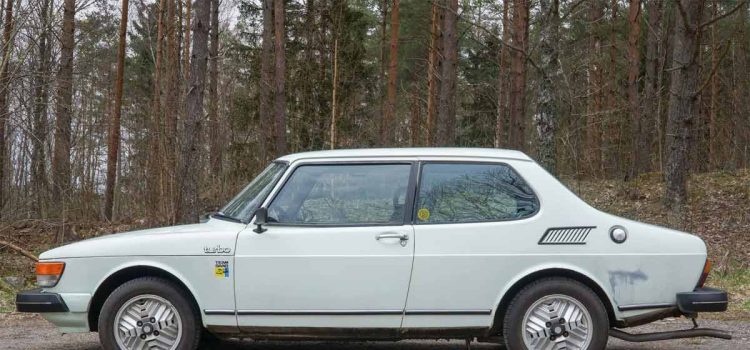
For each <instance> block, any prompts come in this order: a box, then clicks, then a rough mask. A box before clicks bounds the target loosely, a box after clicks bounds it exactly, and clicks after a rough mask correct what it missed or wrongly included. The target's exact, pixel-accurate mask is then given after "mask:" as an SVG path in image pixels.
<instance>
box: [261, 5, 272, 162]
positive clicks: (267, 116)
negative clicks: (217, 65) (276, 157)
mask: <svg viewBox="0 0 750 350" xmlns="http://www.w3.org/2000/svg"><path fill="white" fill-rule="evenodd" d="M273 1H274V0H263V34H262V36H263V38H262V39H261V53H260V86H259V87H258V95H259V96H258V100H259V101H258V102H259V108H258V117H259V118H258V119H259V120H260V125H261V126H263V127H264V129H266V130H268V129H270V130H273V129H274V128H273V123H274V118H272V116H273V110H272V108H271V105H272V103H271V96H273V82H272V80H273V66H272V62H271V61H272V60H273ZM258 142H259V143H260V152H261V162H265V161H267V160H268V158H269V157H270V154H271V152H270V149H271V146H272V145H271V142H270V139H269V137H268V135H267V133H265V132H260V133H259V134H258Z"/></svg>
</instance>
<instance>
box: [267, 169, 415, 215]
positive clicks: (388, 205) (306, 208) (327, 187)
mask: <svg viewBox="0 0 750 350" xmlns="http://www.w3.org/2000/svg"><path fill="white" fill-rule="evenodd" d="M410 173H411V164H326V165H302V166H299V167H298V168H297V169H295V170H294V173H293V174H292V175H291V177H290V178H289V180H288V181H286V183H285V184H284V187H283V188H282V189H281V190H280V191H279V194H278V195H277V196H276V197H275V198H274V199H273V202H272V203H271V204H270V205H269V207H268V218H269V219H268V220H269V222H278V223H282V224H291V225H386V224H394V225H396V224H397V225H401V224H403V222H404V215H405V212H404V210H405V209H404V208H405V202H406V189H407V187H408V185H409V176H410Z"/></svg>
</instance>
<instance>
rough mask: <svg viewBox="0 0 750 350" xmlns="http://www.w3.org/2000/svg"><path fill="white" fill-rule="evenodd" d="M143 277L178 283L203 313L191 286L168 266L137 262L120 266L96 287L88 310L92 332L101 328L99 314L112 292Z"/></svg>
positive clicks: (197, 310) (198, 310) (196, 307)
mask: <svg viewBox="0 0 750 350" xmlns="http://www.w3.org/2000/svg"><path fill="white" fill-rule="evenodd" d="M141 277H159V278H163V279H165V280H167V281H170V282H172V283H174V284H176V285H177V286H178V287H179V288H181V289H183V290H184V291H185V292H186V293H187V294H188V295H189V296H190V300H191V302H192V304H193V307H194V308H195V310H196V312H197V315H199V316H200V315H201V313H200V308H199V307H198V300H197V299H196V297H195V293H193V290H192V288H190V287H189V286H188V285H187V284H186V283H185V282H183V280H182V279H181V278H179V277H177V275H176V274H175V273H173V272H171V271H168V270H167V269H166V268H163V267H159V266H153V265H149V264H135V265H130V266H124V267H120V268H117V269H115V270H114V272H112V273H110V274H109V275H108V276H107V277H106V278H105V279H104V280H103V281H102V282H101V283H99V285H98V286H97V287H96V291H95V292H94V295H93V296H92V297H91V302H90V303H89V312H88V323H89V330H90V331H92V332H96V331H98V328H99V322H98V320H99V314H100V313H101V310H102V306H103V305H104V302H105V301H106V300H107V297H109V295H110V294H112V292H114V291H115V289H117V287H119V286H121V285H122V284H123V283H125V282H128V281H131V280H134V279H136V278H141Z"/></svg>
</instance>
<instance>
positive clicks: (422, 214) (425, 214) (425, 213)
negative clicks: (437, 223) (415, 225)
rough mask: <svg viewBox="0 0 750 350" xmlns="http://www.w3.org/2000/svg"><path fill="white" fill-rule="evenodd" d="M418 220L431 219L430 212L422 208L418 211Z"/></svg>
mask: <svg viewBox="0 0 750 350" xmlns="http://www.w3.org/2000/svg"><path fill="white" fill-rule="evenodd" d="M417 218H419V220H422V221H427V220H428V219H429V218H430V211H429V210H427V208H422V209H419V211H417Z"/></svg>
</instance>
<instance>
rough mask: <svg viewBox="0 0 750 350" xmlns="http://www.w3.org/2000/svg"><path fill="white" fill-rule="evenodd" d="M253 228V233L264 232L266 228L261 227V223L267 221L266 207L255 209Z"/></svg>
mask: <svg viewBox="0 0 750 350" xmlns="http://www.w3.org/2000/svg"><path fill="white" fill-rule="evenodd" d="M253 216H255V228H254V229H253V232H255V233H258V234H260V233H263V232H266V229H265V228H263V225H265V224H266V223H268V209H266V208H258V209H256V210H255V214H253Z"/></svg>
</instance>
